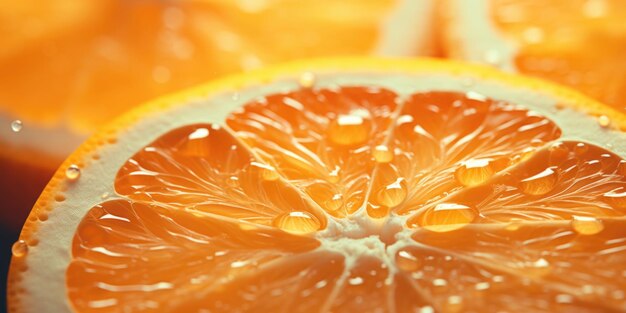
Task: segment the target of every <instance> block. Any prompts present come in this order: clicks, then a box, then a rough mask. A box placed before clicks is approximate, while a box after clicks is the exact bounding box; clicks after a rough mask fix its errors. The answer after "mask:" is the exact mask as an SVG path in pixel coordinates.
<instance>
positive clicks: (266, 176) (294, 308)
mask: <svg viewBox="0 0 626 313" xmlns="http://www.w3.org/2000/svg"><path fill="white" fill-rule="evenodd" d="M340 120H341V121H342V122H341V123H340ZM363 133H364V134H365V135H364V136H363V135H362V134H363ZM343 135H346V136H343ZM348 135H349V136H348ZM559 137H560V130H559V128H558V126H557V125H555V124H554V123H553V122H552V121H550V120H548V119H547V118H545V117H542V116H539V115H537V114H536V113H531V112H529V111H527V110H525V109H524V108H522V107H518V106H515V105H512V104H509V103H505V102H501V101H495V100H490V99H484V98H482V97H479V96H477V94H467V95H465V94H460V93H453V92H426V93H418V94H414V95H412V96H410V97H408V98H403V97H399V96H398V95H397V94H395V93H394V92H392V91H389V90H385V89H382V88H377V87H337V88H332V89H317V88H312V89H311V88H302V89H301V90H298V91H294V92H289V93H284V94H273V95H269V96H267V97H264V98H262V99H259V100H257V101H253V102H251V103H248V104H247V105H245V106H244V107H243V108H241V109H240V110H237V111H235V112H233V113H232V114H231V115H230V116H229V117H228V118H227V120H226V124H225V125H223V126H217V125H209V124H197V125H189V126H184V127H181V128H178V129H175V130H172V131H170V132H169V133H167V134H165V135H163V136H161V137H160V138H158V139H156V141H154V142H153V143H151V144H150V145H148V146H147V147H145V148H144V149H142V150H141V151H139V152H137V153H136V154H135V155H134V156H133V157H132V158H131V159H129V160H128V161H127V163H126V164H125V165H124V166H123V167H122V168H121V169H120V170H119V172H118V175H117V178H116V180H115V190H116V192H117V194H118V195H119V196H121V198H120V199H114V200H109V201H106V202H103V203H101V204H100V205H97V206H96V207H94V208H92V209H91V210H90V211H89V213H88V214H87V215H86V216H85V217H84V218H83V220H82V222H81V223H80V224H79V226H78V229H77V231H76V233H75V236H74V240H73V245H72V260H71V263H70V266H69V268H68V269H67V272H66V278H67V280H66V284H67V288H68V296H69V300H70V302H71V304H72V306H73V307H74V308H75V309H77V310H78V311H80V312H112V311H116V310H119V309H120V308H124V309H126V310H128V311H129V312H133V311H142V310H143V311H181V312H182V311H185V312H186V311H198V310H201V309H206V310H209V311H219V312H222V311H223V312H232V311H241V312H312V311H318V310H321V309H327V310H328V311H331V312H355V311H359V310H364V311H370V310H371V309H372V308H380V309H381V310H382V311H393V310H395V311H396V312H412V311H414V310H418V309H420V308H426V307H430V308H432V309H435V310H436V311H438V312H461V311H476V312H478V311H490V312H495V311H509V312H540V311H541V312H553V311H559V310H560V311H580V312H612V311H620V310H623V309H625V308H626V299H625V298H624V293H623V290H626V249H624V247H625V245H626V243H625V242H624V238H626V227H624V223H626V192H625V191H626V178H625V177H624V175H625V174H626V166H625V164H624V161H623V160H621V159H620V158H619V157H618V156H616V155H614V154H612V153H610V152H608V151H605V150H603V149H602V148H599V147H596V146H593V145H589V144H583V143H579V142H572V141H565V142H560V141H559ZM346 138H349V139H352V140H349V139H346ZM381 145H385V146H387V147H388V148H389V151H392V155H391V158H389V155H385V156H386V157H380V155H378V156H376V155H377V152H376V151H381V149H377V147H379V146H381ZM381 160H382V161H383V162H381ZM487 168H488V169H487ZM546 170H547V171H546ZM390 185H391V187H390ZM336 195H339V196H336ZM329 201H330V202H329ZM333 201H335V202H333ZM329 204H330V205H329ZM380 207H386V209H385V210H382V211H381V209H380ZM381 212H383V213H381ZM359 214H367V215H366V217H367V218H369V219H371V221H375V223H373V224H371V225H378V226H374V227H363V225H362V224H360V223H361V222H362V220H360V219H359V217H358V216H359ZM399 216H401V217H404V218H407V222H406V223H405V224H402V225H401V228H403V229H404V230H402V231H408V232H409V233H410V238H409V240H406V241H402V240H399V239H398V238H397V237H395V236H394V235H395V234H397V233H398V231H399V230H398V229H395V230H391V231H390V230H389V229H393V227H394V224H393V223H392V222H391V220H392V219H394V218H398V217H399ZM339 222H340V225H344V226H345V225H352V226H356V228H357V229H359V231H357V232H347V231H346V232H342V231H343V230H342V229H341V228H336V227H337V225H338V224H337V223H339ZM341 223H343V224H341ZM331 225H334V226H333V227H335V230H334V231H332V229H329V227H331ZM371 225H370V226H371ZM396 226H397V224H396ZM328 230H330V231H331V232H328ZM372 236H373V237H372ZM368 238H369V239H368ZM371 238H380V241H379V242H380V243H381V245H384V246H385V248H384V249H382V250H380V251H379V252H380V253H381V255H376V254H374V255H372V254H368V253H357V254H350V253H347V252H346V251H344V253H342V252H341V251H338V250H333V249H326V248H325V246H324V243H325V242H336V241H339V240H347V241H351V246H353V247H358V246H359V245H364V242H363V241H359V240H371ZM398 244H402V246H400V247H397V245H398ZM394 245H395V246H394ZM391 247H396V248H397V249H395V250H392V249H391ZM365 248H366V249H372V251H373V250H375V249H376V246H375V245H373V246H369V247H365ZM387 248H389V250H387ZM346 253H347V254H346ZM346 255H347V256H346ZM598 264H602V266H598Z"/></svg>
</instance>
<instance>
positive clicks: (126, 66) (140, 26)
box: [0, 0, 432, 227]
mask: <svg viewBox="0 0 626 313" xmlns="http://www.w3.org/2000/svg"><path fill="white" fill-rule="evenodd" d="M1 4H2V5H0V32H1V33H2V34H3V36H2V38H0V46H1V47H2V49H0V84H1V85H2V86H3V87H2V88H1V90H0V124H2V125H4V126H3V127H0V171H2V172H3V173H5V172H8V173H11V175H8V174H7V175H4V176H6V178H2V179H1V180H0V184H1V187H2V188H0V190H2V191H0V195H1V196H2V198H4V199H12V200H11V201H10V202H3V204H4V205H6V206H7V210H3V211H2V212H3V213H2V215H0V216H1V217H2V218H1V219H0V221H1V222H3V223H5V224H9V225H11V224H13V226H14V227H17V225H19V224H21V223H22V222H23V218H25V215H24V214H25V210H26V209H27V208H29V207H31V206H32V204H33V203H34V200H35V198H34V197H36V194H38V193H39V192H41V189H42V188H43V186H44V185H45V182H46V181H47V180H48V179H49V177H50V176H51V175H52V173H53V172H54V170H55V169H56V168H57V167H58V166H59V165H60V164H61V162H62V160H64V159H65V158H66V157H67V156H68V155H69V153H70V152H71V151H73V150H74V149H76V148H77V147H78V145H79V144H80V143H81V142H82V141H83V140H85V139H86V138H87V136H88V135H89V134H91V133H92V132H93V131H94V130H95V129H96V128H97V127H99V126H102V125H103V124H104V123H105V122H107V121H109V120H110V119H112V118H113V117H115V116H117V115H119V114H120V113H122V112H124V111H126V110H128V109H129V108H131V107H133V106H135V105H137V104H139V103H141V102H144V101H146V100H148V99H152V98H154V97H157V96H159V95H162V94H165V93H168V92H172V91H176V90H179V89H181V88H184V87H189V86H191V85H194V84H197V83H199V82H202V81H205V80H207V79H210V78H214V77H217V76H220V75H223V74H225V73H231V72H236V71H242V70H249V69H252V68H256V67H259V66H261V65H263V64H269V63H275V62H279V61H285V60H292V59H295V58H304V57H314V56H317V57H319V56H330V55H365V54H382V55H420V54H428V53H430V50H431V43H430V34H429V33H428V31H427V30H429V29H430V21H431V20H430V17H431V14H430V13H431V10H430V7H431V6H432V1H430V0H428V1H420V2H419V3H412V2H410V1H398V0H377V1H365V2H364V1H359V0H340V1H335V0H330V1H328V0H325V1H305V2H303V1H294V0H259V1H255V0H252V1H250V0H238V1H230V0H227V1H209V0H193V1H192V0H185V1H160V0H147V1H127V0H90V1H79V2H77V1H74V0H50V1H46V2H45V3H41V1H37V0H23V1H8V0H4V1H2V2H1ZM418 17H419V18H418ZM13 120H19V121H21V122H22V123H23V125H24V126H23V128H22V129H21V131H20V132H19V133H15V132H13V131H12V130H11V128H10V127H9V125H10V124H11V122H12V121H13ZM15 168H19V169H21V170H20V171H14V170H13V169H15ZM31 172H33V173H34V174H30V173H31ZM39 177H43V179H41V178H39ZM22 178H24V179H22ZM30 189H34V190H35V191H34V192H27V191H29V190H30ZM4 212H13V213H11V214H5V213H4ZM20 213H22V214H20ZM8 221H9V222H8ZM16 221H19V222H17V223H16ZM15 224H17V225H15Z"/></svg>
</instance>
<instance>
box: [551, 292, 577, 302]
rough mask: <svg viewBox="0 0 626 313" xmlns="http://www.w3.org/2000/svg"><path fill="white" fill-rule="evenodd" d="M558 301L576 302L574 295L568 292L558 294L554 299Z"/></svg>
mask: <svg viewBox="0 0 626 313" xmlns="http://www.w3.org/2000/svg"><path fill="white" fill-rule="evenodd" d="M554 300H555V301H556V303H561V304H564V303H572V302H574V297H573V296H571V295H567V294H560V295H557V296H556V298H555V299H554Z"/></svg>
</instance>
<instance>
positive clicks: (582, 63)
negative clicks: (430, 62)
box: [440, 0, 626, 111]
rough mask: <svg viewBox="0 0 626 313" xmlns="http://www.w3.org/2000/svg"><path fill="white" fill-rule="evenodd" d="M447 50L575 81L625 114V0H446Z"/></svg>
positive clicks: (566, 81)
mask: <svg viewBox="0 0 626 313" xmlns="http://www.w3.org/2000/svg"><path fill="white" fill-rule="evenodd" d="M440 14H441V15H442V17H443V19H442V25H443V27H442V28H443V29H445V30H444V31H442V33H443V34H444V39H443V40H442V41H443V42H444V44H443V45H444V46H445V48H444V50H445V53H446V54H447V55H448V56H450V57H453V58H458V59H464V60H470V61H474V62H482V63H488V64H492V65H494V66H498V67H500V68H503V69H507V70H511V71H516V72H520V73H525V74H531V75H535V76H539V77H542V78H546V79H550V80H553V81H556V82H559V83H561V84H565V85H569V86H572V87H574V88H576V89H578V90H580V91H582V92H584V93H586V94H587V95H590V96H592V97H595V98H596V99H598V100H600V101H603V102H605V103H607V104H609V105H611V106H612V107H614V108H617V109H619V110H622V111H626V102H625V101H624V99H626V74H625V73H626V57H625V56H626V23H625V22H624V21H626V1H623V0H572V1H549V2H546V1H541V0H476V1H464V0H447V1H445V5H442V6H441V10H440Z"/></svg>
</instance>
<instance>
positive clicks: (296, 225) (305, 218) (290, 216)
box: [274, 211, 321, 234]
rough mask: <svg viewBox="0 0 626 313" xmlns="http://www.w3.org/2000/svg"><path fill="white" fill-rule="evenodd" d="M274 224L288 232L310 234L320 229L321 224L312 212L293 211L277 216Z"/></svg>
mask: <svg viewBox="0 0 626 313" xmlns="http://www.w3.org/2000/svg"><path fill="white" fill-rule="evenodd" d="M274 226H276V227H278V228H280V229H281V230H283V231H286V232H288V233H293V234H308V233H311V232H314V231H316V230H318V229H319V228H320V226H321V224H320V222H319V220H318V219H317V218H316V217H315V216H314V215H313V214H311V213H308V212H302V211H293V212H289V213H285V214H282V215H279V216H278V217H276V219H275V220H274Z"/></svg>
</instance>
